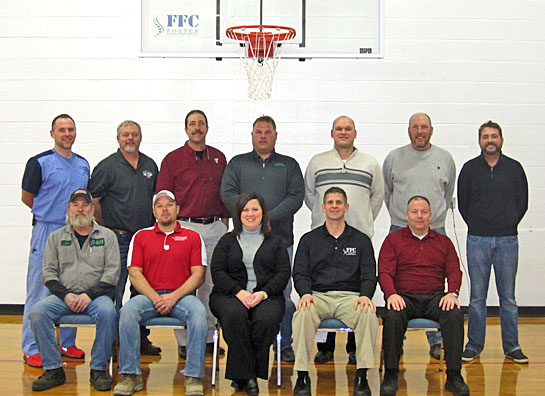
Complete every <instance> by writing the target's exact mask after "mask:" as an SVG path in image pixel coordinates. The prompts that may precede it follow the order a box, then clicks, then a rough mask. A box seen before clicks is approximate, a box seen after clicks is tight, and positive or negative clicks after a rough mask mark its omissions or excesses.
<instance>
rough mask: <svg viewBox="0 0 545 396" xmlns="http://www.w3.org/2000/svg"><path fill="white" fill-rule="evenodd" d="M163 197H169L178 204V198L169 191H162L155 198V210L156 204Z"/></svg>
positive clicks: (152, 205) (153, 204) (153, 205)
mask: <svg viewBox="0 0 545 396" xmlns="http://www.w3.org/2000/svg"><path fill="white" fill-rule="evenodd" d="M161 197H167V198H169V199H170V200H171V201H174V202H176V197H175V196H174V194H173V193H172V192H170V191H168V190H161V191H159V192H158V193H157V194H155V195H154V196H153V202H152V204H151V207H152V208H154V207H155V202H156V201H157V200H158V199H159V198H161Z"/></svg>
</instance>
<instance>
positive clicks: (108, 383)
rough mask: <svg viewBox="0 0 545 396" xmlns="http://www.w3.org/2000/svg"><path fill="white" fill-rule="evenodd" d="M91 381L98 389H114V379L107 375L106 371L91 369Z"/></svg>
mask: <svg viewBox="0 0 545 396" xmlns="http://www.w3.org/2000/svg"><path fill="white" fill-rule="evenodd" d="M89 382H90V383H91V385H93V387H94V388H95V390H97V391H107V390H110V389H112V380H111V379H110V377H108V376H107V375H106V371H102V370H94V369H91V374H90V375H89Z"/></svg>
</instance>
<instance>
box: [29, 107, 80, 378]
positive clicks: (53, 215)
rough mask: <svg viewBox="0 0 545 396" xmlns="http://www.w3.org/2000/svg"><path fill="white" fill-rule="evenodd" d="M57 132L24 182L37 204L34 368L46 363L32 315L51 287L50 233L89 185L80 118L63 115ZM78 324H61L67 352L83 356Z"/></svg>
mask: <svg viewBox="0 0 545 396" xmlns="http://www.w3.org/2000/svg"><path fill="white" fill-rule="evenodd" d="M50 134H51V137H52V138H53V140H54V142H55V145H54V147H53V149H51V150H47V151H45V152H43V153H41V154H38V155H36V156H34V157H32V158H30V159H29V160H28V162H27V164H26V168H25V173H24V175H23V182H22V195H21V200H22V201H23V203H24V204H25V205H26V206H28V207H29V208H30V209H32V214H33V220H32V224H33V227H32V239H31V241H30V256H29V260H28V272H27V291H26V293H27V294H26V301H25V309H24V316H23V334H22V348H23V358H24V360H25V362H26V363H27V364H28V365H29V366H32V367H41V366H42V357H41V355H40V353H39V352H38V348H37V346H36V342H35V340H34V336H33V334H32V330H31V328H30V321H29V318H28V314H29V312H30V310H31V309H32V307H33V306H34V304H36V303H37V302H38V301H40V300H42V299H43V298H45V297H47V296H48V295H49V294H50V292H49V290H48V289H47V288H46V287H45V286H44V284H43V282H42V261H43V253H44V248H45V244H46V242H47V238H48V236H49V234H50V233H51V232H53V231H55V230H57V229H59V228H61V227H63V226H64V225H65V224H66V222H65V216H66V206H67V205H68V198H69V196H70V193H71V192H72V191H74V190H76V189H78V188H87V182H88V181H89V169H90V168H89V163H88V162H87V160H86V159H85V158H83V157H81V156H79V155H77V154H75V153H73V152H72V145H73V144H74V141H75V140H76V123H75V122H74V119H73V118H72V117H70V116H69V115H68V114H61V115H58V116H57V117H55V118H54V119H53V122H52V123H51V131H50ZM75 341H76V329H69V328H64V329H61V346H60V348H61V353H62V354H63V355H64V356H67V357H71V358H75V359H83V358H84V357H85V352H83V351H82V350H81V349H78V348H77V347H76V346H75Z"/></svg>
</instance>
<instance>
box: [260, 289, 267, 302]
mask: <svg viewBox="0 0 545 396" xmlns="http://www.w3.org/2000/svg"><path fill="white" fill-rule="evenodd" d="M261 293H263V300H266V299H267V298H269V295H268V294H267V292H266V291H265V290H261Z"/></svg>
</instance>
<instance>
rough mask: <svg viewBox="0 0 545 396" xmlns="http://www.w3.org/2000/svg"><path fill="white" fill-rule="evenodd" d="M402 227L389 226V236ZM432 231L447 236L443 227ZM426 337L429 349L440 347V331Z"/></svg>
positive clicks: (427, 333)
mask: <svg viewBox="0 0 545 396" xmlns="http://www.w3.org/2000/svg"><path fill="white" fill-rule="evenodd" d="M402 228H403V227H400V226H396V225H393V224H391V225H390V232H389V233H390V234H391V233H392V232H394V231H397V230H400V229H402ZM432 230H433V231H435V232H438V233H439V234H443V235H447V233H446V232H445V227H439V228H432ZM426 337H428V344H430V347H431V346H433V345H438V344H439V345H441V343H442V335H441V331H440V330H439V331H426Z"/></svg>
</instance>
